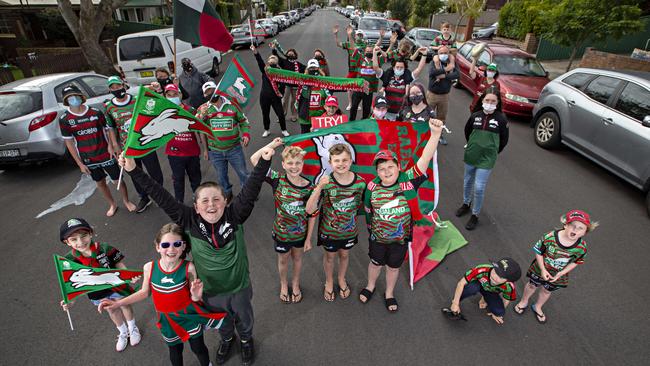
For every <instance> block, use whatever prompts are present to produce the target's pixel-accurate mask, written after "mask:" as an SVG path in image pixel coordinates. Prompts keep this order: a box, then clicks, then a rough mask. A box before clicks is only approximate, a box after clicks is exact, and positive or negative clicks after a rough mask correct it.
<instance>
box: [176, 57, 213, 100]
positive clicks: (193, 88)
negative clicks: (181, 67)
mask: <svg viewBox="0 0 650 366" xmlns="http://www.w3.org/2000/svg"><path fill="white" fill-rule="evenodd" d="M179 79H180V81H181V82H180V84H181V88H183V89H185V90H186V91H187V94H184V95H183V97H184V98H185V99H183V103H185V104H189V105H191V106H192V108H198V107H200V106H201V104H203V103H205V97H203V89H202V87H203V84H205V83H206V82H208V81H213V80H212V78H211V77H209V76H208V75H206V74H204V73H202V72H200V71H199V70H197V69H196V67H192V72H190V73H189V74H188V73H187V72H185V71H183V72H181V76H180V77H179Z"/></svg>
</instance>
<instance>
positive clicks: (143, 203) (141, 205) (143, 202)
mask: <svg viewBox="0 0 650 366" xmlns="http://www.w3.org/2000/svg"><path fill="white" fill-rule="evenodd" d="M151 202H152V201H151V200H150V199H149V197H144V198H141V199H140V202H138V205H137V206H136V207H135V212H137V213H142V212H144V211H145V210H146V209H147V207H149V205H151Z"/></svg>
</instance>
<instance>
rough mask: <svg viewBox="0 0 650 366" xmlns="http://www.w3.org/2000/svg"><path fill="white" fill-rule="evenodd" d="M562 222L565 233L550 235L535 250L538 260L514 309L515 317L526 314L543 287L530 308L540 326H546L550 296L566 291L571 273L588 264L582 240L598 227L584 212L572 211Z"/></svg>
mask: <svg viewBox="0 0 650 366" xmlns="http://www.w3.org/2000/svg"><path fill="white" fill-rule="evenodd" d="M560 220H561V222H562V225H563V228H562V229H560V230H553V231H551V232H549V233H547V234H546V235H544V237H543V238H542V239H540V240H539V241H537V243H535V245H534V246H533V251H534V252H535V259H533V262H532V263H531V264H530V267H529V268H528V272H527V273H526V276H527V277H528V279H529V282H528V283H527V284H526V286H525V287H524V295H523V296H522V297H521V301H519V303H518V304H517V305H515V313H517V314H519V315H521V314H523V313H524V311H526V308H527V307H528V301H529V300H530V298H531V297H532V296H533V295H534V294H535V292H537V289H538V288H539V287H540V286H541V287H542V288H541V289H540V293H539V295H538V297H537V302H536V303H534V304H532V305H530V309H531V310H532V312H533V313H534V315H535V317H536V318H537V321H538V322H539V323H540V324H544V323H546V314H544V312H543V311H542V306H544V304H545V303H546V301H548V299H549V297H551V292H553V291H555V290H558V289H560V288H563V287H567V285H568V284H569V272H571V271H573V270H574V269H575V268H576V267H577V266H578V265H579V264H583V263H584V262H585V255H586V254H587V243H586V242H585V241H584V239H583V237H584V236H585V235H587V233H589V232H591V231H593V230H594V229H595V228H596V227H597V226H598V223H597V222H591V218H590V217H589V214H587V213H586V212H584V211H581V210H571V211H569V212H567V213H566V214H565V215H564V216H562V218H561V219H560Z"/></svg>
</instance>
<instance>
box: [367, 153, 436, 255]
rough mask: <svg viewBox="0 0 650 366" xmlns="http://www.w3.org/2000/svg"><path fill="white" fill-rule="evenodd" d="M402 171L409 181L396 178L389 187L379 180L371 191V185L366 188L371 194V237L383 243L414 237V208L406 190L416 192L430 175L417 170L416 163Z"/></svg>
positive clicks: (368, 193)
mask: <svg viewBox="0 0 650 366" xmlns="http://www.w3.org/2000/svg"><path fill="white" fill-rule="evenodd" d="M400 174H405V175H406V176H407V177H408V181H406V182H403V183H399V182H397V181H396V182H395V184H393V185H392V186H390V187H385V186H383V185H382V184H381V183H380V184H378V185H376V186H374V187H373V189H372V190H370V186H369V187H368V189H367V190H366V193H365V194H367V195H370V206H371V207H369V213H370V215H371V217H372V218H371V220H370V240H373V241H376V242H378V243H383V244H391V243H398V244H405V243H407V242H408V241H409V240H410V238H411V224H412V222H411V208H410V207H409V204H408V200H407V199H406V197H405V195H404V191H406V190H416V191H417V189H418V188H419V187H420V185H421V184H422V183H423V182H425V181H426V179H427V176H426V175H425V174H422V172H420V171H419V170H418V168H417V165H414V166H413V167H411V168H410V169H408V170H407V171H405V172H401V173H400Z"/></svg>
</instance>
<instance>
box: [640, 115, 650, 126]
mask: <svg viewBox="0 0 650 366" xmlns="http://www.w3.org/2000/svg"><path fill="white" fill-rule="evenodd" d="M641 125H643V127H650V116H645V117H643V121H642V122H641Z"/></svg>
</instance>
